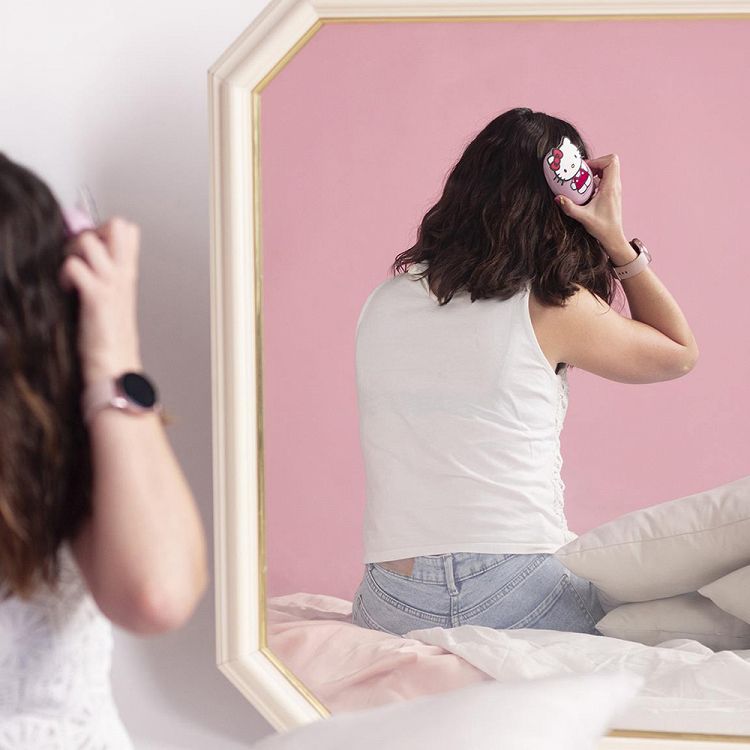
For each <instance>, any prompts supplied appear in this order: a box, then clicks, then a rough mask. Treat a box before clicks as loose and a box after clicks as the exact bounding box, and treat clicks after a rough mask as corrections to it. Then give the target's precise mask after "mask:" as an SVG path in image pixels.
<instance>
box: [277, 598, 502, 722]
mask: <svg viewBox="0 0 750 750" xmlns="http://www.w3.org/2000/svg"><path fill="white" fill-rule="evenodd" d="M351 616H352V603H351V602H349V601H346V600H345V599H339V598H337V597H335V596H327V595H325V594H305V593H298V594H288V595H286V596H277V597H273V598H271V599H269V600H268V602H267V634H268V645H269V647H270V649H271V650H272V651H273V652H274V654H276V656H278V657H279V658H280V659H281V661H283V662H284V664H285V665H286V666H287V667H288V668H289V669H290V670H291V671H292V672H293V673H294V674H295V675H296V676H297V677H298V678H299V679H300V680H301V681H302V682H303V683H304V684H305V686H306V687H307V688H308V689H309V690H310V691H311V692H312V693H313V695H315V697H316V698H317V699H318V700H319V701H320V702H321V703H323V704H324V705H325V706H326V708H328V710H329V711H330V712H331V713H338V712H343V711H356V710H358V709H361V708H369V707H373V706H379V705H382V704H384V703H391V702H393V701H399V700H408V699H410V698H416V697H417V696H419V695H428V694H431V693H443V692H446V691H447V690H453V689H454V688H458V687H462V686H464V685H468V684H470V683H473V682H484V681H487V680H492V679H493V678H492V677H490V676H489V675H487V674H485V673H484V672H483V671H482V670H480V669H478V668H477V667H474V666H472V665H471V664H469V662H467V661H465V660H464V659H462V658H461V657H460V656H457V655H456V654H452V653H451V652H450V651H447V650H446V649H444V648H441V647H439V646H431V645H427V644H425V643H421V642H420V641H417V640H413V639H410V638H401V637H399V636H394V635H390V634H388V633H382V632H380V631H377V630H368V629H366V628H361V627H359V626H357V625H353V624H352V622H351Z"/></svg>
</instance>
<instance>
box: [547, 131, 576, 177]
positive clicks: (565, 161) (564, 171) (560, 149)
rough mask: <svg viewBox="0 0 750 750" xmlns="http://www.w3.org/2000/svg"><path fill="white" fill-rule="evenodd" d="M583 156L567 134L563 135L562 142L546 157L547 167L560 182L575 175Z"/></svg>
mask: <svg viewBox="0 0 750 750" xmlns="http://www.w3.org/2000/svg"><path fill="white" fill-rule="evenodd" d="M582 162H583V157H582V156H581V152H580V151H579V150H578V147H577V146H574V145H573V144H572V143H571V142H570V139H569V138H568V137H567V136H563V139H562V142H561V143H559V144H558V146H557V148H554V149H552V153H551V154H550V155H549V156H548V157H547V164H549V168H550V169H551V170H552V171H553V172H554V173H555V177H557V179H558V180H560V182H566V181H567V180H570V179H572V178H573V177H575V176H576V175H577V174H578V172H579V171H580V169H581V164H582Z"/></svg>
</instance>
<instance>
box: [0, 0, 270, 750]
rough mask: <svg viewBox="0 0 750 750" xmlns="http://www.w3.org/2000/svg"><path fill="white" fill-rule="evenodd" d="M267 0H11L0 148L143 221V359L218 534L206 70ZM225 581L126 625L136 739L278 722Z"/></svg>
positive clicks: (150, 745)
mask: <svg viewBox="0 0 750 750" xmlns="http://www.w3.org/2000/svg"><path fill="white" fill-rule="evenodd" d="M263 5H264V2H263V0H215V1H214V2H210V3H209V2H206V1H205V0H203V1H198V0H186V1H183V2H177V1H176V0H160V1H158V2H157V0H150V1H146V0H120V1H119V2H115V1H114V0H97V1H96V2H94V1H93V0H90V1H88V2H86V1H85V0H66V2H64V3H59V2H53V1H52V0H49V1H48V2H43V1H42V0H24V1H23V2H19V1H18V0H0V150H2V151H4V152H5V153H6V154H7V155H8V156H9V157H10V158H12V159H14V160H16V161H20V162H21V163H23V164H25V165H27V166H29V167H30V168H31V169H33V170H34V171H36V172H37V173H38V174H39V175H40V176H41V177H43V178H44V179H45V180H46V181H47V182H48V183H49V184H50V186H51V187H52V188H53V190H54V191H55V192H56V194H57V195H58V198H60V199H61V200H62V201H64V202H69V201H71V200H72V199H73V197H74V194H75V186H76V184H77V183H79V182H85V183H87V184H88V185H89V186H90V188H91V190H92V192H93V195H94V197H95V199H96V201H97V204H98V207H99V211H100V214H101V215H102V216H103V217H106V216H108V215H112V214H113V213H119V214H122V215H123V216H126V217H128V218H130V219H132V220H134V221H136V222H137V223H139V224H140V225H141V228H142V238H143V248H142V266H141V269H142V270H141V283H140V321H141V337H142V345H143V356H144V365H145V368H146V369H147V370H148V371H149V372H150V373H151V374H152V375H153V376H154V377H155V379H156V380H157V382H158V383H159V385H160V387H161V390H162V394H163V397H164V400H165V403H166V404H167V406H168V407H169V409H170V411H171V412H173V413H174V414H175V415H176V416H177V417H178V420H179V421H178V422H177V423H176V424H174V425H173V426H171V427H170V428H169V429H170V435H171V438H172V443H173V445H174V447H175V450H176V451H177V453H178V456H179V457H180V459H181V461H182V464H183V466H184V467H185V471H186V473H187V476H188V479H189V481H190V483H191V486H192V488H193V491H194V493H195V495H196V498H197V499H198V502H199V504H200V506H201V510H202V513H203V518H204V522H205V525H206V530H207V533H208V536H209V540H210V539H211V534H212V528H211V404H210V400H211V391H210V359H209V236H208V125H207V111H206V71H207V69H208V67H209V66H210V65H211V64H212V63H213V62H214V61H215V60H216V59H217V58H218V57H219V55H220V54H221V53H222V51H223V50H224V49H225V48H226V47H227V46H228V45H229V44H230V43H231V42H232V41H233V40H234V39H235V37H237V36H238V35H239V34H240V32H241V31H242V30H243V29H244V28H245V27H246V26H247V25H248V24H249V23H250V22H251V21H252V19H253V18H254V17H255V15H256V14H257V13H259V12H260V10H261V9H262V7H263ZM214 643H215V641H214V623H213V591H209V592H208V593H207V595H206V596H205V598H204V599H203V601H202V603H201V605H200V607H199V609H198V611H197V613H196V615H195V617H194V619H193V620H192V622H191V623H190V624H189V625H188V626H186V627H185V628H184V629H183V630H182V631H179V632H177V633H174V634H169V635H165V636H159V637H157V638H153V639H150V640H142V639H138V638H134V637H130V636H129V635H126V634H125V633H122V632H118V633H117V634H116V642H115V657H114V669H113V683H114V690H115V697H116V699H117V702H118V705H119V707H120V711H121V713H122V716H123V718H124V720H125V722H126V724H127V725H128V727H129V729H130V732H131V734H132V735H133V737H134V739H135V742H136V746H137V747H138V748H145V749H147V750H156V749H157V748H158V749H159V750H166V749H167V748H170V749H171V748H176V747H181V748H201V750H204V749H205V748H211V750H235V749H237V748H243V747H247V746H248V745H250V744H252V741H253V740H255V739H257V738H259V737H261V736H264V735H266V734H270V733H272V731H273V730H272V728H271V726H270V725H269V724H268V723H267V722H266V721H265V720H264V719H263V718H262V717H261V716H260V715H259V714H258V713H257V712H256V711H255V710H254V709H253V708H252V707H251V706H250V705H249V704H248V703H247V702H246V701H245V700H244V699H243V698H242V697H241V696H240V694H239V693H238V692H237V691H236V690H235V689H234V688H233V687H232V686H231V685H230V684H229V682H227V680H226V679H225V678H224V677H223V676H222V675H221V674H220V672H219V671H218V669H217V668H216V667H215V666H214Z"/></svg>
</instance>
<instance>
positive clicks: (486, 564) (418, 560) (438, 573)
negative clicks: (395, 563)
mask: <svg viewBox="0 0 750 750" xmlns="http://www.w3.org/2000/svg"><path fill="white" fill-rule="evenodd" d="M534 557H539V558H540V562H541V561H542V559H543V558H546V557H549V553H538V552H537V553H532V554H494V553H487V552H445V553H443V554H440V555H421V556H419V557H415V558H414V568H413V570H412V572H411V575H408V576H404V575H402V574H400V573H396V572H395V571H391V570H388V572H389V573H393V575H396V576H401V577H402V578H408V579H409V580H414V581H424V582H425V583H449V582H451V581H463V580H465V579H467V578H471V577H472V576H475V575H479V574H480V573H482V572H484V571H485V570H488V569H490V568H493V567H495V566H497V565H501V564H502V563H504V562H506V561H508V560H510V559H517V560H518V561H519V562H520V561H521V559H522V558H525V559H526V560H527V561H528V560H531V559H532V558H534ZM374 564H375V563H368V565H374ZM386 570H387V569H386Z"/></svg>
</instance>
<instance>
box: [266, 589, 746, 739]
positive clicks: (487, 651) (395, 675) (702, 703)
mask: <svg viewBox="0 0 750 750" xmlns="http://www.w3.org/2000/svg"><path fill="white" fill-rule="evenodd" d="M351 610H352V603H351V602H349V601H346V600H344V599H339V598H337V597H331V596H327V595H324V594H305V593H299V594H290V595H287V596H282V597H275V598H273V599H270V600H269V601H268V606H267V611H268V616H267V632H268V644H269V646H270V648H271V650H272V651H273V652H274V653H275V654H276V655H277V656H279V657H280V658H281V659H282V661H283V662H284V663H285V664H286V665H287V666H288V667H289V668H290V669H291V670H292V671H293V672H294V673H295V674H296V675H297V677H299V678H300V679H301V680H302V682H303V683H304V684H305V685H306V686H307V687H308V688H310V690H311V691H312V692H313V694H314V695H316V697H318V699H319V700H321V702H322V703H323V704H324V705H326V707H327V708H329V710H330V711H331V712H332V713H336V712H338V711H351V710H357V709H360V708H366V707H369V706H376V705H381V704H384V703H389V702H391V701H396V700H407V699H409V698H415V697H417V696H419V695H426V694H429V693H439V692H444V691H446V690H451V689H454V688H457V687H461V686H463V685H467V684H470V683H472V682H480V681H483V680H491V679H494V680H500V681H513V680H519V679H535V678H541V677H551V676H556V675H567V674H574V673H575V674H586V673H591V672H597V671H612V670H617V669H622V670H627V671H631V672H635V673H636V674H639V675H642V676H643V677H644V678H645V683H644V687H643V688H642V690H641V692H640V694H639V696H638V697H637V698H636V699H635V700H634V701H633V702H632V703H631V704H630V705H629V706H628V707H627V708H626V709H624V711H623V712H622V713H621V714H620V715H618V716H617V717H616V721H615V723H614V726H615V727H616V728H618V729H639V730H644V731H649V730H650V731H673V732H699V733H708V734H742V735H750V650H746V651H718V652H713V651H711V649H709V648H707V647H705V646H703V645H701V644H700V643H698V642H697V641H694V640H688V639H676V640H670V641H665V642H663V643H661V644H659V645H658V646H644V645H642V644H640V643H634V642H632V641H625V640H621V639H618V638H609V637H606V636H594V635H587V634H583V633H565V632H559V631H554V630H534V629H521V630H494V629H492V628H487V627H481V626H476V625H462V626H460V627H456V628H425V629H420V630H412V631H410V632H409V633H407V634H406V635H405V636H404V637H403V638H402V637H398V636H393V635H390V634H388V633H382V632H379V631H375V630H368V629H366V628H360V627H358V626H356V625H353V624H352V623H351Z"/></svg>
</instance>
